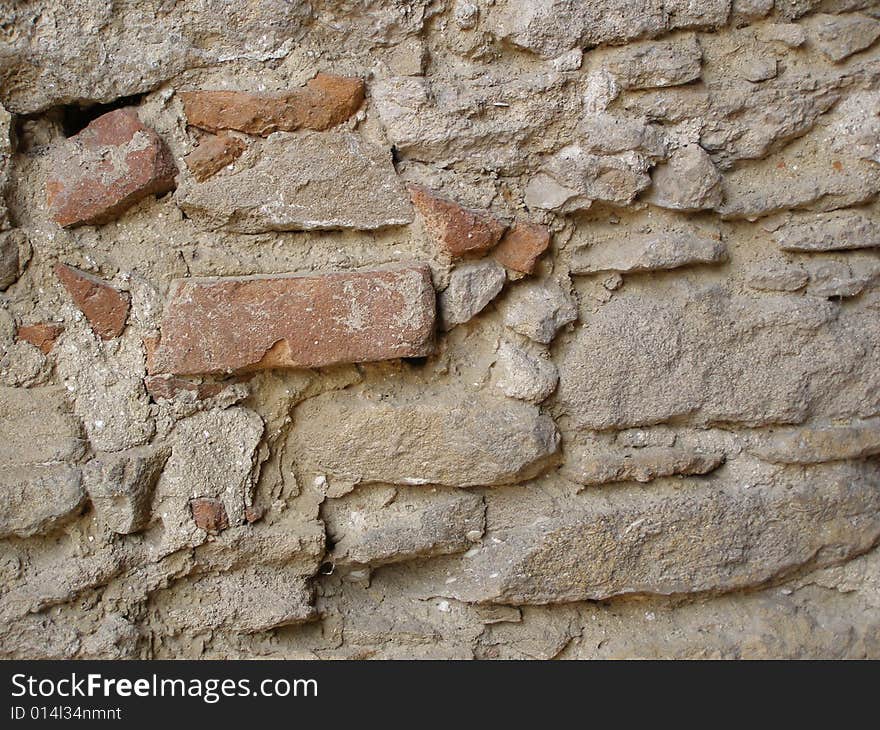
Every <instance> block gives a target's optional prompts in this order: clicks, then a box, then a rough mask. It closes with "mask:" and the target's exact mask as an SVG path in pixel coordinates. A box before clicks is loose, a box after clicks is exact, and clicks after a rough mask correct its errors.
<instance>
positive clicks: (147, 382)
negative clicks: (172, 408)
mask: <svg viewBox="0 0 880 730" xmlns="http://www.w3.org/2000/svg"><path fill="white" fill-rule="evenodd" d="M246 377H247V376H242V377H238V378H232V379H230V380H228V381H225V382H207V383H194V382H192V381H191V380H185V379H184V378H175V377H174V376H172V375H148V376H147V377H146V378H144V387H145V388H146V389H147V393H149V394H150V397H151V398H152V399H153V400H156V401H160V400H166V401H167V400H174V399H175V398H177V397H179V396H181V395H183V396H185V397H186V398H187V399H192V400H196V401H204V400H208V399H210V398H215V397H217V396H218V395H221V394H222V393H223V392H224V391H226V390H231V389H232V388H234V387H235V386H236V385H238V384H239V383H240V382H241V381H242V380H245V379H246Z"/></svg>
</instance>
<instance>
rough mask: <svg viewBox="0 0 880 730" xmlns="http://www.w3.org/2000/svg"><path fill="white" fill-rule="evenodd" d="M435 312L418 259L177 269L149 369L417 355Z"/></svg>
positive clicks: (223, 368) (425, 345) (231, 368)
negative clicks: (328, 268) (247, 272)
mask: <svg viewBox="0 0 880 730" xmlns="http://www.w3.org/2000/svg"><path fill="white" fill-rule="evenodd" d="M434 316H435V312H434V288H433V286H432V285H431V277H430V271H429V269H428V268H427V267H426V266H421V265H405V266H396V267H392V268H388V269H379V270H373V271H356V272H350V273H334V274H324V275H317V276H315V275H305V276H294V275H289V276H254V277H242V278H233V277H230V278H221V279H181V280H178V281H177V282H175V284H174V286H173V289H172V291H171V293H170V295H169V298H168V304H167V305H166V309H165V314H164V317H163V320H162V337H161V340H160V342H159V345H158V347H156V348H155V349H154V350H153V352H152V353H150V357H149V363H148V369H149V371H150V373H151V374H156V373H173V374H177V375H195V374H201V373H214V372H229V373H231V372H235V371H242V370H255V369H256V370H259V369H267V368H291V367H292V368H312V367H321V366H325V365H333V364H337V363H351V362H367V361H373V360H387V359H393V358H398V357H423V356H425V355H429V354H431V352H433V348H434V344H433V335H434ZM221 322H222V323H223V326H222V327H218V326H217V323H221Z"/></svg>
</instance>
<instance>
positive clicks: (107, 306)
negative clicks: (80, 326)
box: [55, 263, 131, 340]
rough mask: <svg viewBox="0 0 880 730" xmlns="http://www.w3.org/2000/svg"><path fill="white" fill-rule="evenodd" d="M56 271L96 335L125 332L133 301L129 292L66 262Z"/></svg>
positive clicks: (101, 336) (104, 336)
mask: <svg viewBox="0 0 880 730" xmlns="http://www.w3.org/2000/svg"><path fill="white" fill-rule="evenodd" d="M55 275H56V276H57V277H58V279H59V280H60V281H61V283H62V284H63V285H64V288H65V289H67V292H68V294H70V296H71V298H72V299H73V302H74V304H76V306H77V307H78V308H79V310H80V311H81V312H82V313H83V314H84V315H85V316H86V319H88V320H89V324H90V325H91V326H92V330H94V332H95V334H96V335H98V336H99V337H100V338H101V339H102V340H111V339H113V338H114V337H118V336H119V335H121V334H122V330H124V329H125V321H126V320H127V319H128V308H129V304H130V302H131V297H130V295H129V294H128V292H121V291H118V290H117V289H114V288H113V287H112V286H109V285H108V284H106V283H105V282H103V281H102V280H101V279H99V278H98V277H96V276H92V275H91V274H87V273H86V272H84V271H80V270H79V269H74V268H73V267H72V266H67V265H66V264H62V263H57V264H55Z"/></svg>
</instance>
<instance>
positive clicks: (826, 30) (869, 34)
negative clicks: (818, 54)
mask: <svg viewBox="0 0 880 730" xmlns="http://www.w3.org/2000/svg"><path fill="white" fill-rule="evenodd" d="M806 25H807V31H808V33H809V35H810V40H811V41H812V42H813V43H815V44H816V46H817V47H818V48H819V50H820V51H822V53H823V54H824V55H825V56H826V57H827V58H829V59H830V60H831V61H834V62H835V63H840V62H841V61H844V60H845V59H847V58H849V57H850V56H851V55H853V54H854V53H858V52H859V51H862V50H864V49H865V48H867V47H868V46H870V45H871V44H873V43H874V41H876V40H877V39H878V38H880V20H875V19H874V18H871V17H868V16H867V15H862V14H861V13H852V14H845V15H826V14H824V13H820V14H818V15H813V16H812V17H810V18H809V19H808V20H807V21H806Z"/></svg>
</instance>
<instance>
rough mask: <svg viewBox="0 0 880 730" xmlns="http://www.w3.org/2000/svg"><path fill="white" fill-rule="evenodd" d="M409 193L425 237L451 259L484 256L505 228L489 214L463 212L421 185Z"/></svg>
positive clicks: (414, 186)
mask: <svg viewBox="0 0 880 730" xmlns="http://www.w3.org/2000/svg"><path fill="white" fill-rule="evenodd" d="M409 191H410V197H411V198H412V202H413V205H415V207H416V209H417V210H418V211H419V214H420V215H421V217H422V220H423V222H424V225H425V229H426V230H427V232H428V235H429V236H431V238H432V239H433V240H434V241H435V242H436V243H437V245H438V246H439V247H440V248H441V249H442V250H443V251H445V252H446V253H448V254H450V255H451V256H468V255H474V254H476V255H479V254H484V253H486V252H487V251H488V250H489V249H491V248H492V247H493V246H495V244H497V243H498V241H500V240H501V236H502V234H503V233H504V231H505V229H506V228H507V226H506V225H505V224H504V223H503V222H502V221H500V220H499V219H498V218H496V217H495V215H493V214H492V213H490V212H489V211H486V210H471V209H469V208H463V207H462V206H460V205H459V204H458V203H455V202H453V201H451V200H448V199H446V198H443V197H441V196H439V195H437V194H436V193H434V192H432V191H430V190H428V189H427V188H425V187H422V186H421V185H411V186H410V188H409Z"/></svg>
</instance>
